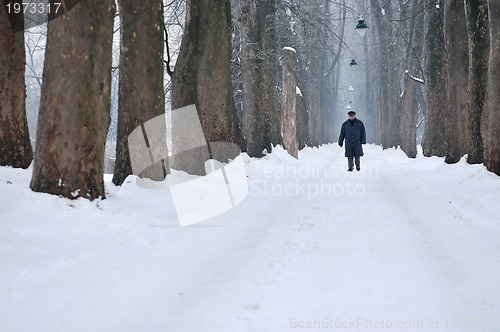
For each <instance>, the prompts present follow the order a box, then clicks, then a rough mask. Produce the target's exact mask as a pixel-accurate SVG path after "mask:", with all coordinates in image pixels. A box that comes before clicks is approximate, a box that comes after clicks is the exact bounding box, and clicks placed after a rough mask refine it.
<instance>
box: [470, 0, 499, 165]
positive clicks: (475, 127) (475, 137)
mask: <svg viewBox="0 0 500 332" xmlns="http://www.w3.org/2000/svg"><path fill="white" fill-rule="evenodd" d="M465 5H466V7H465V9H466V16H467V29H468V35H469V98H468V100H469V102H468V119H467V120H468V128H469V133H468V139H469V144H468V155H467V162H468V163H469V164H479V163H482V162H483V140H482V135H481V117H482V114H483V110H484V108H485V101H486V94H487V85H488V57H489V39H490V35H489V27H488V25H489V24H488V3H487V1H486V0H465ZM494 19H498V17H495V18H494Z"/></svg>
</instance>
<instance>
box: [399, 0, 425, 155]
mask: <svg viewBox="0 0 500 332" xmlns="http://www.w3.org/2000/svg"><path fill="white" fill-rule="evenodd" d="M410 4H411V7H410V6H408V5H410ZM419 10H420V6H419V0H413V1H411V2H407V3H406V6H405V7H403V11H404V13H405V15H404V18H405V19H408V21H409V22H410V23H409V24H408V25H407V26H406V27H405V28H406V29H405V30H406V31H405V32H406V33H407V38H406V45H407V47H406V50H405V53H406V61H405V63H406V68H407V69H406V70H408V72H406V74H407V75H405V77H404V81H403V82H404V88H403V95H402V97H401V106H400V109H401V122H400V137H401V149H402V150H403V151H404V152H405V153H406V155H407V156H408V157H410V158H415V157H416V156H417V140H416V135H417V115H418V108H419V103H418V93H419V90H420V89H421V85H422V83H423V81H419V80H418V79H417V78H416V77H415V76H414V75H418V74H417V73H421V71H422V68H421V67H420V59H421V58H422V52H423V47H422V46H421V45H422V42H423V37H424V36H423V33H422V30H423V23H424V20H423V15H419ZM407 16H408V17H407Z"/></svg>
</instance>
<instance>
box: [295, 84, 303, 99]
mask: <svg viewBox="0 0 500 332" xmlns="http://www.w3.org/2000/svg"><path fill="white" fill-rule="evenodd" d="M295 94H296V95H298V96H301V97H303V96H302V91H300V88H299V87H298V86H295Z"/></svg>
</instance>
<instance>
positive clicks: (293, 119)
mask: <svg viewBox="0 0 500 332" xmlns="http://www.w3.org/2000/svg"><path fill="white" fill-rule="evenodd" d="M296 99H297V54H296V53H295V51H294V50H291V49H287V48H285V49H284V50H283V93H282V99H281V136H282V137H283V145H284V148H285V149H286V150H287V151H288V153H289V154H290V155H291V156H293V157H295V158H298V157H299V152H298V150H297V147H298V145H297V113H296V110H297V108H296V105H297V103H296Z"/></svg>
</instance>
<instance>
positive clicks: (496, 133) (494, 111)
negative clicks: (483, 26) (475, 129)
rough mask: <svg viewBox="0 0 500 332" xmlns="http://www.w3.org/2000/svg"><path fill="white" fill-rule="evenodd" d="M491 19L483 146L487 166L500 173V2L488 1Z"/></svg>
mask: <svg viewBox="0 0 500 332" xmlns="http://www.w3.org/2000/svg"><path fill="white" fill-rule="evenodd" d="M488 11H489V19H490V57H489V70H488V74H489V76H488V77H489V82H488V99H487V104H486V110H485V115H484V116H483V128H482V134H483V147H484V164H485V166H486V168H487V169H488V170H490V171H492V172H494V173H495V174H497V175H500V91H499V87H500V27H499V25H498V24H497V22H496V21H495V24H493V21H494V20H498V18H499V17H500V2H498V1H488Z"/></svg>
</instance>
